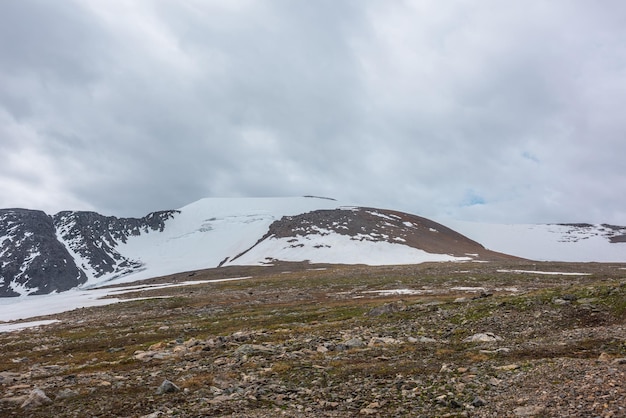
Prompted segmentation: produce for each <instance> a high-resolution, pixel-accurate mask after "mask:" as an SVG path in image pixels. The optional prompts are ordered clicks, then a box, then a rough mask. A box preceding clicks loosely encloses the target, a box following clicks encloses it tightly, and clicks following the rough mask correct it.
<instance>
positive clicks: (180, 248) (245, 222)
mask: <svg viewBox="0 0 626 418" xmlns="http://www.w3.org/2000/svg"><path fill="white" fill-rule="evenodd" d="M338 207H339V204H338V202H336V201H333V200H329V199H318V198H306V197H299V198H232V199H219V198H209V199H202V200H199V201H197V202H194V203H192V204H190V205H187V206H184V207H182V208H180V209H179V210H180V213H179V214H176V215H175V216H174V217H173V218H172V219H168V220H167V221H166V223H165V229H164V230H163V232H157V231H150V232H148V233H142V234H141V235H139V236H133V237H130V238H129V239H128V241H127V242H126V243H120V244H118V246H117V247H116V250H117V251H118V252H119V253H120V254H122V255H124V256H125V257H127V258H130V259H132V260H137V261H140V262H141V263H142V264H143V266H144V267H143V270H141V271H139V272H135V273H131V274H128V275H124V276H121V277H118V276H116V275H105V276H102V277H99V278H91V279H90V280H89V281H88V282H87V283H86V284H85V285H84V286H83V287H85V288H91V287H95V286H98V285H101V284H103V283H108V284H110V283H127V282H131V281H135V280H143V279H148V278H151V277H157V276H165V275H168V274H174V273H179V272H183V271H191V270H200V269H206V268H212V267H217V266H218V265H220V263H222V262H227V260H228V258H229V257H232V256H234V255H237V254H240V253H242V252H244V251H245V250H247V249H249V248H250V247H252V246H253V245H254V244H255V243H256V242H257V241H258V239H259V238H260V237H262V236H263V235H264V234H265V233H266V232H267V229H268V228H269V226H270V224H271V223H272V222H274V221H276V220H278V219H280V218H282V217H283V216H293V215H298V214H300V213H304V212H310V211H313V210H317V209H335V208H338Z"/></svg>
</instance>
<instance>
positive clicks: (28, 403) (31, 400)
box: [22, 388, 52, 408]
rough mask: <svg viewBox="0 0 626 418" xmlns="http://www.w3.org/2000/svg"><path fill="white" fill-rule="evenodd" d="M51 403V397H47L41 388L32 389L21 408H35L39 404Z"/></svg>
mask: <svg viewBox="0 0 626 418" xmlns="http://www.w3.org/2000/svg"><path fill="white" fill-rule="evenodd" d="M51 403H52V399H50V398H48V396H46V394H45V393H44V391H43V390H41V389H37V388H36V389H33V390H32V391H31V392H30V393H29V394H28V397H27V398H26V400H25V401H24V403H23V404H22V408H36V407H38V406H41V405H49V404H51Z"/></svg>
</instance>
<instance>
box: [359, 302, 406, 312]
mask: <svg viewBox="0 0 626 418" xmlns="http://www.w3.org/2000/svg"><path fill="white" fill-rule="evenodd" d="M405 309H406V305H405V304H404V302H402V301H401V300H398V301H395V302H390V303H385V304H384V305H382V306H377V307H375V308H374V309H371V310H370V311H368V312H366V313H365V316H381V315H389V314H392V313H395V312H400V311H403V310H405Z"/></svg>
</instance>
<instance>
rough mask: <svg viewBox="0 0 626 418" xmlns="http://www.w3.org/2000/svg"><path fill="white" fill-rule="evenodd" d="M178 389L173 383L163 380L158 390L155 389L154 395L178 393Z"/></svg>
mask: <svg viewBox="0 0 626 418" xmlns="http://www.w3.org/2000/svg"><path fill="white" fill-rule="evenodd" d="M179 391H180V388H179V387H178V386H176V385H175V384H174V383H172V382H170V381H169V380H167V379H165V380H164V381H163V383H161V386H159V388H158V389H157V391H156V393H157V395H162V394H164V393H174V392H179Z"/></svg>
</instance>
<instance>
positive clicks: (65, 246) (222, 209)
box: [0, 196, 626, 297]
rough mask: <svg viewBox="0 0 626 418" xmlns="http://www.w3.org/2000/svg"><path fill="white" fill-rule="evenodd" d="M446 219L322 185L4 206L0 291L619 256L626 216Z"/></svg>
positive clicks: (624, 252) (625, 255) (623, 250)
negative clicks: (154, 199) (276, 192)
mask: <svg viewBox="0 0 626 418" xmlns="http://www.w3.org/2000/svg"><path fill="white" fill-rule="evenodd" d="M447 225H448V226H445V225H443V224H442V223H437V222H435V221H432V220H430V219H426V218H423V217H419V216H416V215H411V214H407V213H403V212H399V211H394V210H386V209H376V208H367V207H357V206H348V205H342V204H341V203H340V202H338V201H336V200H334V199H331V198H326V197H318V196H304V197H297V198H221V199H220V198H207V199H201V200H199V201H197V202H194V203H191V204H189V205H187V206H184V207H182V208H180V209H178V210H166V211H159V212H152V213H150V214H148V215H146V216H145V217H143V218H117V217H114V216H104V215H101V214H98V213H95V212H84V211H76V212H75V211H63V212H59V213H57V214H55V215H54V216H50V215H47V214H45V213H44V212H41V211H34V210H28V209H3V210H0V297H11V296H23V295H35V294H47V293H52V292H63V291H66V290H69V289H72V288H75V287H83V288H90V287H96V286H100V285H103V284H104V283H114V282H124V281H134V280H143V279H148V278H151V277H156V276H161V275H166V274H173V273H178V272H182V271H192V270H199V269H205V268H212V267H218V266H229V265H267V264H272V263H274V262H277V261H296V262H307V261H308V262H311V263H335V264H368V265H393V264H416V263H422V262H437V261H458V262H468V261H471V262H489V261H495V260H504V259H513V258H515V257H522V258H528V259H537V260H557V261H558V260H562V261H622V262H626V244H624V242H625V241H626V227H620V226H615V225H608V224H602V225H591V224H560V225H509V226H502V225H499V226H498V225H495V226H494V225H488V224H471V223H463V222H454V221H453V222H450V223H447ZM508 254H512V255H508ZM514 256H515V257H514Z"/></svg>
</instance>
